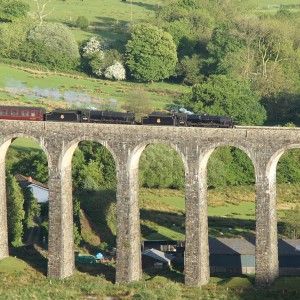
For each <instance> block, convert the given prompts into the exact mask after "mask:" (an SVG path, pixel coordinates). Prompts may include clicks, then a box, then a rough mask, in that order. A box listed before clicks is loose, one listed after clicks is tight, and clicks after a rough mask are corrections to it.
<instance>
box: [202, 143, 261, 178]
mask: <svg viewBox="0 0 300 300" xmlns="http://www.w3.org/2000/svg"><path fill="white" fill-rule="evenodd" d="M226 146H229V147H234V148H237V149H239V150H241V151H243V152H244V153H246V154H247V156H248V157H249V158H250V160H251V163H252V165H253V167H254V174H255V177H256V176H257V169H258V165H257V161H256V158H255V153H252V151H251V149H249V147H246V146H244V145H241V144H238V143H234V142H230V143H228V142H219V143H214V144H212V145H210V147H209V148H207V149H206V151H205V153H203V156H202V159H201V161H200V170H204V168H207V163H208V160H209V158H210V156H211V154H212V153H213V152H214V151H215V150H216V149H217V148H220V147H226Z"/></svg>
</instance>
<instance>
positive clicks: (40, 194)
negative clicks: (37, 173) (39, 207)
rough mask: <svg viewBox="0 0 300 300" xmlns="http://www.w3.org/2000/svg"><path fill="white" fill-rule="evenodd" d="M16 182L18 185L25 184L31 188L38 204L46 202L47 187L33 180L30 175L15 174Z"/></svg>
mask: <svg viewBox="0 0 300 300" xmlns="http://www.w3.org/2000/svg"><path fill="white" fill-rule="evenodd" d="M15 178H16V180H17V182H18V183H19V184H20V186H23V187H24V186H27V187H29V188H30V189H31V191H32V194H33V196H34V198H35V199H36V200H37V202H38V203H39V204H42V203H47V202H48V198H49V196H48V194H49V191H48V187H47V186H46V185H44V184H43V183H41V182H39V181H37V180H34V179H33V178H32V177H31V176H28V177H26V176H23V175H21V174H17V175H15Z"/></svg>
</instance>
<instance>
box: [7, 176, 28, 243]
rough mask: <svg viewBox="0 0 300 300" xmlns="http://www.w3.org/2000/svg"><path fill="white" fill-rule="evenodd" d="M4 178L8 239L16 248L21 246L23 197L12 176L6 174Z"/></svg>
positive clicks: (23, 214)
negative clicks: (5, 179)
mask: <svg viewBox="0 0 300 300" xmlns="http://www.w3.org/2000/svg"><path fill="white" fill-rule="evenodd" d="M6 178H7V181H6V191H7V221H8V239H9V241H10V242H11V243H12V244H13V245H14V246H18V245H21V244H22V237H23V223H22V222H23V220H24V216H25V212H24V209H23V206H24V197H23V194H22V191H21V187H20V186H19V184H18V183H17V181H16V179H15V178H14V176H13V175H11V174H10V173H7V175H6Z"/></svg>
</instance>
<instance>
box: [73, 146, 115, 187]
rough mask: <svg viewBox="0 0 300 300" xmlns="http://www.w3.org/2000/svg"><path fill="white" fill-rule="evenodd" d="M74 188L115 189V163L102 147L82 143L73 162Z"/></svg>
mask: <svg viewBox="0 0 300 300" xmlns="http://www.w3.org/2000/svg"><path fill="white" fill-rule="evenodd" d="M72 163H73V169H72V172H73V178H74V188H79V189H88V190H99V189H109V188H115V186H116V174H115V173H116V172H115V162H114V159H113V157H112V155H111V154H110V152H109V151H108V150H107V149H106V148H105V147H104V146H102V145H100V144H98V143H93V142H88V141H86V142H81V143H80V145H79V149H77V150H76V151H75V154H74V157H73V160H72Z"/></svg>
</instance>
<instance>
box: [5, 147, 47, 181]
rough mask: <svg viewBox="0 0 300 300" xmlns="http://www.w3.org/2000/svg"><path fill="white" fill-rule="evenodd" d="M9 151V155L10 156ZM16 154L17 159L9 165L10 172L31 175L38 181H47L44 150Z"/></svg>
mask: <svg viewBox="0 0 300 300" xmlns="http://www.w3.org/2000/svg"><path fill="white" fill-rule="evenodd" d="M10 151H11V150H9V157H11V154H10ZM13 153H14V152H12V154H13ZM17 155H18V157H19V159H18V160H17V161H15V163H14V164H13V165H12V166H11V172H12V174H17V173H20V174H22V175H24V176H31V177H32V178H35V179H36V180H38V181H40V182H47V181H48V164H47V157H46V155H45V153H44V152H42V151H40V152H35V151H32V152H30V153H26V152H19V153H18V154H17Z"/></svg>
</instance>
